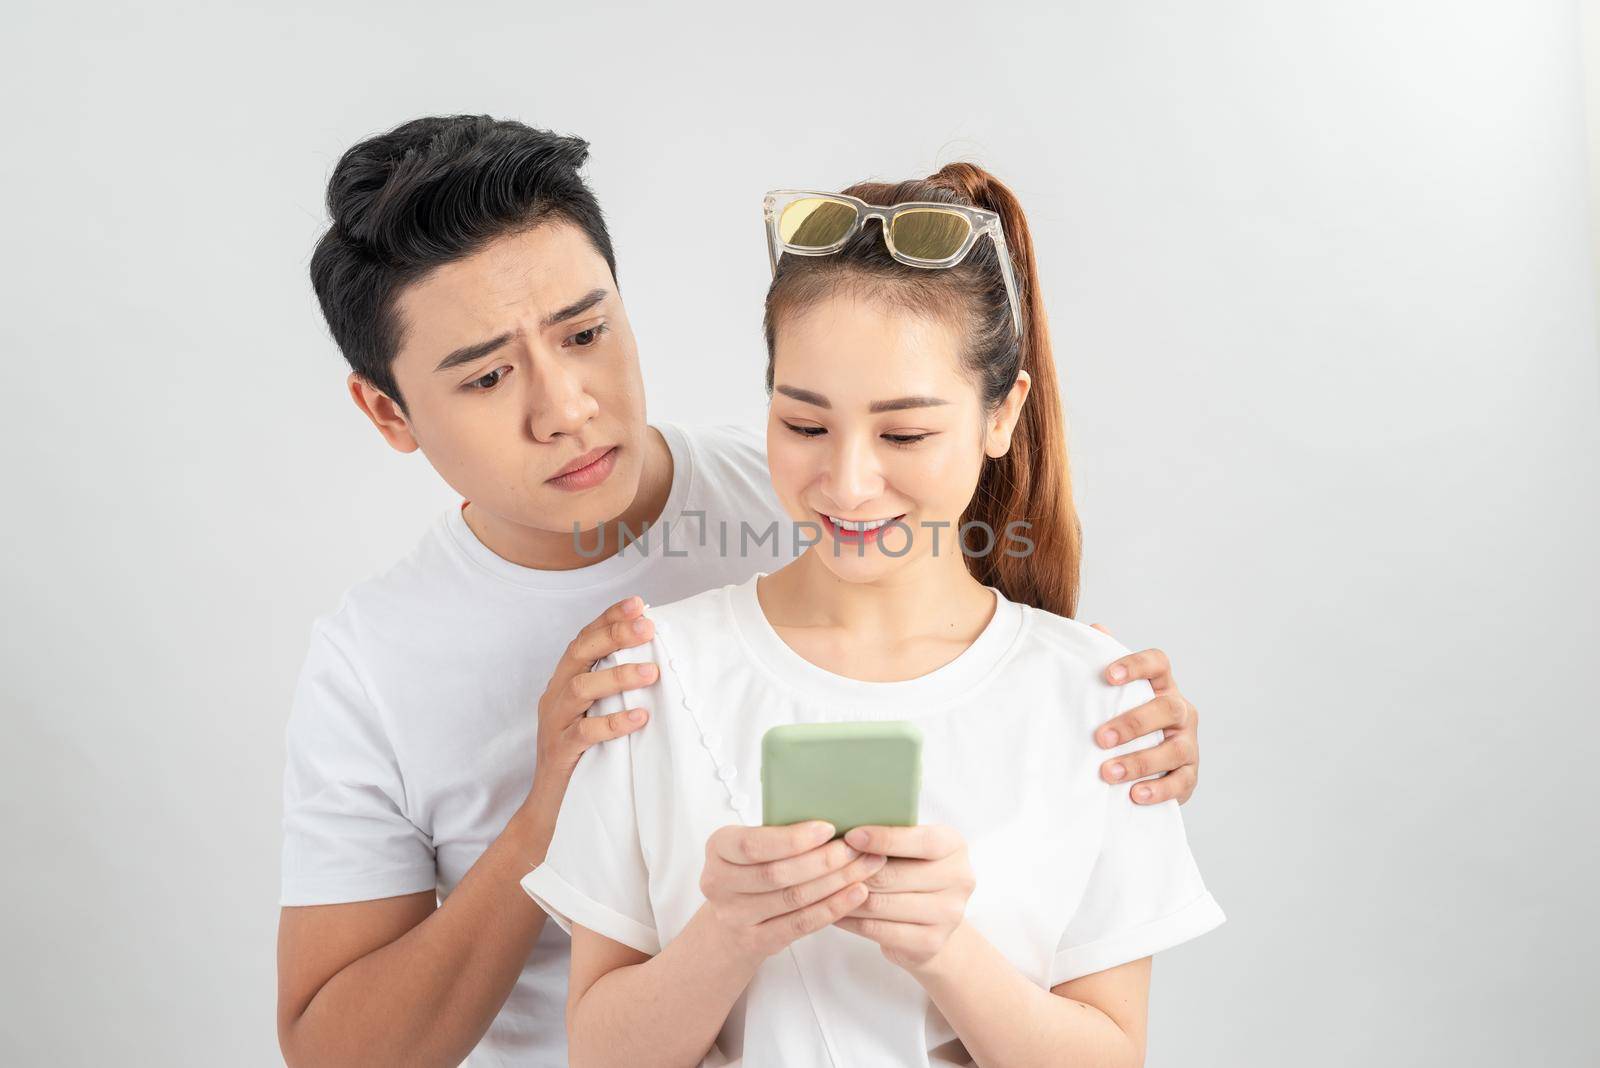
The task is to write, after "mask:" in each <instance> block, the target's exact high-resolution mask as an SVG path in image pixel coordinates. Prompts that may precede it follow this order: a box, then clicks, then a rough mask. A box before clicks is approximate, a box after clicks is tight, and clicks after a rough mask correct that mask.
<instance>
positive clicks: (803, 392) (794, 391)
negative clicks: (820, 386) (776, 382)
mask: <svg viewBox="0 0 1600 1068" xmlns="http://www.w3.org/2000/svg"><path fill="white" fill-rule="evenodd" d="M773 389H774V392H777V393H782V394H783V395H784V396H785V397H792V398H793V399H795V400H797V401H799V402H800V403H801V404H810V405H813V406H814V407H817V408H832V407H833V405H831V404H829V403H828V398H827V397H824V396H823V395H822V394H820V393H813V392H811V391H810V390H809V389H799V388H797V387H795V386H775V387H773Z"/></svg>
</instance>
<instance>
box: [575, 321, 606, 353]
mask: <svg viewBox="0 0 1600 1068" xmlns="http://www.w3.org/2000/svg"><path fill="white" fill-rule="evenodd" d="M609 329H611V328H610V327H608V326H606V324H605V323H596V324H595V325H594V326H591V327H590V328H589V329H587V330H580V331H578V332H577V333H576V334H573V335H572V336H571V337H569V338H567V344H569V345H576V346H578V347H579V348H580V349H583V348H588V347H589V346H590V345H593V344H594V343H595V342H596V341H599V340H600V335H602V334H604V333H605V332H606V331H607V330H609Z"/></svg>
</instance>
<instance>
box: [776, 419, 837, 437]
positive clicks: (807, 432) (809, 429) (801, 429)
mask: <svg viewBox="0 0 1600 1068" xmlns="http://www.w3.org/2000/svg"><path fill="white" fill-rule="evenodd" d="M783 425H784V426H786V427H788V428H789V429H790V430H793V431H794V432H795V433H796V434H799V435H800V436H801V437H803V438H814V437H818V436H820V435H822V434H825V433H827V431H826V430H825V429H824V428H822V427H820V426H796V425H795V424H794V423H788V422H786V423H784V424H783Z"/></svg>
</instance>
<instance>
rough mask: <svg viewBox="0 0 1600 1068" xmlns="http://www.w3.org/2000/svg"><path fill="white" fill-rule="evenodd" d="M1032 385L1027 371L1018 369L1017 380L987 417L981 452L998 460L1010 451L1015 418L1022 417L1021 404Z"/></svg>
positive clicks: (1015, 427)
mask: <svg viewBox="0 0 1600 1068" xmlns="http://www.w3.org/2000/svg"><path fill="white" fill-rule="evenodd" d="M1032 387H1033V379H1031V378H1029V377H1028V372H1026V371H1018V372H1017V380H1016V381H1015V382H1013V383H1011V392H1010V393H1007V394H1006V398H1005V400H1003V401H1001V402H1000V407H998V408H996V409H995V410H994V414H993V415H991V416H990V417H989V424H988V426H987V427H986V429H987V430H988V433H987V434H986V435H985V441H984V443H983V452H984V455H986V456H988V457H989V458H990V459H992V460H998V459H999V458H1000V457H1002V456H1004V455H1005V454H1006V453H1008V452H1010V451H1011V434H1012V432H1013V431H1015V430H1016V429H1017V420H1018V419H1020V418H1022V405H1023V402H1024V401H1026V400H1027V399H1028V390H1029V389H1031V388H1032Z"/></svg>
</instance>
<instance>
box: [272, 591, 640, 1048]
mask: <svg viewBox="0 0 1600 1068" xmlns="http://www.w3.org/2000/svg"><path fill="white" fill-rule="evenodd" d="M643 612H644V604H643V603H642V602H641V601H640V600H639V599H638V598H629V599H628V600H626V601H623V602H621V603H619V604H616V605H613V606H612V607H611V608H609V609H607V610H606V612H605V613H604V614H602V615H601V616H600V618H598V619H596V620H595V621H594V622H593V623H591V624H589V626H587V627H585V628H584V629H583V631H582V632H581V633H579V635H578V637H577V638H576V639H574V640H573V642H572V644H571V645H570V646H568V648H567V652H566V654H565V655H564V656H563V657H562V658H561V662H560V664H558V665H557V668H556V672H555V674H554V675H553V676H552V678H551V680H550V684H549V687H548V688H547V689H546V691H545V694H544V696H543V697H542V698H541V699H540V701H539V709H538V715H539V743H538V753H537V757H536V761H535V768H536V774H535V776H534V783H533V789H532V790H531V791H530V793H529V794H528V798H527V800H526V801H525V802H523V804H522V807H521V808H519V809H518V810H517V813H516V815H514V816H513V817H512V819H511V821H510V822H509V823H508V824H507V825H506V828H505V830H504V831H502V832H501V834H500V836H499V837H498V838H496V839H495V840H494V842H493V843H491V844H490V846H489V848H488V849H486V850H485V851H484V853H483V855H482V856H481V857H479V858H478V862H477V863H476V864H474V865H473V866H472V868H471V869H470V870H469V871H468V872H467V874H466V876H465V877H463V878H462V880H461V882H460V884H459V885H458V886H457V887H456V888H455V890H454V891H453V892H452V893H451V894H450V896H449V898H447V899H446V900H445V902H444V903H443V904H440V905H437V907H436V904H437V903H436V898H435V895H434V894H433V892H432V891H428V892H424V893H417V894H407V895H404V896H401V897H393V898H384V899H381V900H376V901H360V902H354V903H351V904H342V905H315V906H304V907H293V908H285V909H283V910H282V912H281V913H280V916H279V920H278V1042H279V1045H280V1046H281V1048H282V1050H283V1056H284V1060H285V1061H287V1062H288V1063H289V1064H290V1065H291V1066H294V1068H298V1066H300V1065H321V1064H336V1065H341V1066H342V1065H353V1064H385V1065H388V1064H400V1063H404V1064H423V1065H429V1064H440V1065H453V1064H458V1063H460V1061H461V1060H462V1059H463V1058H465V1057H466V1055H467V1054H468V1053H469V1052H470V1051H471V1050H472V1048H473V1047H474V1046H475V1045H477V1043H478V1042H479V1041H480V1040H481V1039H482V1038H483V1036H484V1034H485V1032H487V1031H488V1029H489V1025H490V1024H491V1023H492V1022H493V1021H494V1018H495V1015H496V1014H497V1013H498V1012H499V1011H500V1008H501V1006H502V1005H504V1004H505V1000H506V997H507V996H508V995H509V994H510V993H511V989H512V987H514V986H515V985H516V982H517V977H518V976H519V975H521V973H522V968H523V966H524V964H525V963H526V962H527V959H528V954H529V953H530V952H532V950H533V946H534V943H535V942H536V941H537V940H538V938H539V932H540V931H541V930H543V928H544V923H545V912H544V910H543V909H541V908H540V907H539V906H538V905H537V904H535V903H534V902H533V901H532V900H531V899H530V898H529V897H528V896H527V894H525V893H524V892H523V890H522V887H521V885H520V881H521V879H522V877H523V876H524V875H526V874H527V873H528V872H529V871H530V870H532V869H533V867H534V866H535V865H537V864H539V863H540V862H542V861H543V860H544V855H545V851H546V850H547V849H548V848H549V846H550V839H551V837H552V836H553V835H554V833H555V825H556V816H557V814H558V813H559V811H560V807H561V799H562V797H563V796H564V795H565V793H566V789H567V783H568V782H569V781H570V780H571V778H572V772H573V769H574V768H576V767H577V762H578V759H579V758H580V757H581V756H582V755H583V752H584V750H585V749H587V748H588V747H589V746H591V745H594V744H596V743H598V742H601V741H605V740H607V739H611V738H616V737H620V736H622V735H624V734H628V733H630V732H631V731H635V730H638V729H639V728H640V727H641V726H643V725H644V722H645V717H644V716H643V714H642V713H640V714H639V715H638V716H637V717H635V715H634V713H636V712H639V710H630V711H627V712H617V713H614V714H612V715H609V716H598V717H592V718H591V717H587V716H586V715H585V713H586V712H587V711H588V709H589V706H590V705H591V704H593V703H594V702H595V701H597V700H599V699H600V698H601V697H607V696H610V695H612V694H616V693H621V692H622V691H623V690H627V689H638V688H640V687H642V686H646V685H649V684H650V683H651V682H653V681H655V677H656V668H655V665H653V664H628V665H623V666H622V667H618V668H612V669H610V670H609V671H603V672H593V671H590V670H589V669H590V668H591V667H592V666H593V664H594V662H595V661H596V660H599V659H600V658H602V657H604V656H608V655H610V654H611V653H614V652H616V651H617V650H618V649H624V648H629V647H632V646H636V645H641V644H643V643H645V642H647V641H649V640H650V637H651V634H652V627H651V624H650V622H649V620H646V619H643V618H642V617H643ZM463 770H464V772H465V773H468V774H470V769H463ZM563 1003H564V999H563V1001H562V1002H560V1003H557V1004H555V1005H552V1006H551V1011H552V1012H560V1011H561V1009H562V1004H563Z"/></svg>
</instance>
